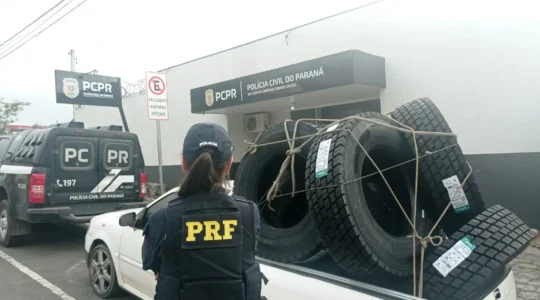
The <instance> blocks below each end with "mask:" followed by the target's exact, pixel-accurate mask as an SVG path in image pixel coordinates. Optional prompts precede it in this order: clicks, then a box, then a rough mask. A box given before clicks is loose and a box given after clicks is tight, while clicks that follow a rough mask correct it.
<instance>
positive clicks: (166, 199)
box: [146, 192, 178, 217]
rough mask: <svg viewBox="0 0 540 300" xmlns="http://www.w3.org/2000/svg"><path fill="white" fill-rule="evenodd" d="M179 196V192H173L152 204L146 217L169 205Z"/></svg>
mask: <svg viewBox="0 0 540 300" xmlns="http://www.w3.org/2000/svg"><path fill="white" fill-rule="evenodd" d="M176 198H178V194H177V193H176V192H174V193H171V194H170V195H168V196H165V197H164V198H163V199H161V200H159V201H158V202H156V203H154V205H152V206H150V207H149V208H148V211H147V212H146V217H150V216H151V215H152V214H154V213H155V212H156V211H158V210H160V209H162V208H164V207H167V205H169V202H171V201H172V200H174V199H176Z"/></svg>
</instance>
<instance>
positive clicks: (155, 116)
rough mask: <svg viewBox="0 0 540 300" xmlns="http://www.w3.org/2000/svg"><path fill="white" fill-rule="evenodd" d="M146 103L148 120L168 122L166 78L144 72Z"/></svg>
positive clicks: (162, 75)
mask: <svg viewBox="0 0 540 300" xmlns="http://www.w3.org/2000/svg"><path fill="white" fill-rule="evenodd" d="M146 92H147V93H146V101H147V105H148V118H149V119H150V120H168V119H169V108H168V106H169V105H168V99H167V76H166V75H165V74H161V73H153V72H146Z"/></svg>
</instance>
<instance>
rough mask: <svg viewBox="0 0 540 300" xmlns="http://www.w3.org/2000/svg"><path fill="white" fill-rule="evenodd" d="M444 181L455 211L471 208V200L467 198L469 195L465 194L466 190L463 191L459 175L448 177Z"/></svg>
mask: <svg viewBox="0 0 540 300" xmlns="http://www.w3.org/2000/svg"><path fill="white" fill-rule="evenodd" d="M442 182H443V184H444V187H445V188H446V190H447V191H448V195H449V196H450V202H451V203H452V206H453V207H454V211H455V212H456V213H460V212H464V211H467V210H469V209H470V206H469V200H467V196H466V195H465V191H463V187H462V186H461V183H460V182H459V178H458V177H457V175H454V176H452V177H449V178H446V179H444V180H443V181H442Z"/></svg>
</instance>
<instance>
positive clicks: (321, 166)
mask: <svg viewBox="0 0 540 300" xmlns="http://www.w3.org/2000/svg"><path fill="white" fill-rule="evenodd" d="M331 144H332V139H331V138H330V139H327V140H324V141H322V142H321V143H320V144H319V151H317V161H316V162H315V178H321V177H324V176H326V175H328V155H329V153H330V145H331Z"/></svg>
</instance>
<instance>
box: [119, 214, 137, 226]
mask: <svg viewBox="0 0 540 300" xmlns="http://www.w3.org/2000/svg"><path fill="white" fill-rule="evenodd" d="M135 217H136V215H135V213H134V212H130V213H127V214H125V215H123V216H121V217H120V220H119V221H118V223H119V224H120V226H122V227H125V226H132V227H133V226H134V225H135Z"/></svg>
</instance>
